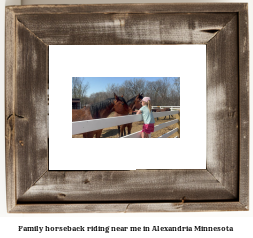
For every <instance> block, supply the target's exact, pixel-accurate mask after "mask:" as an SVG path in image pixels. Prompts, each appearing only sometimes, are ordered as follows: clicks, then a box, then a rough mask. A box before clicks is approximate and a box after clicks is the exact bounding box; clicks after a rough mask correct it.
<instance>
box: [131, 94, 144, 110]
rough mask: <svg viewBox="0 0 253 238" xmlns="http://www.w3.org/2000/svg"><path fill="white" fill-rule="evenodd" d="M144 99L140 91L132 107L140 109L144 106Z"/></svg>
mask: <svg viewBox="0 0 253 238" xmlns="http://www.w3.org/2000/svg"><path fill="white" fill-rule="evenodd" d="M142 99H143V96H142V94H140V93H139V94H138V95H137V96H136V98H135V100H134V105H133V107H132V109H133V110H135V109H137V110H139V109H140V108H141V107H142V105H141V100H142Z"/></svg>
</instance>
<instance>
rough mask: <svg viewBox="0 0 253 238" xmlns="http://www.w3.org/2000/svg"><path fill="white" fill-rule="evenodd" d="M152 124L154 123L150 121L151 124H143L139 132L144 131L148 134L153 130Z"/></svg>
mask: <svg viewBox="0 0 253 238" xmlns="http://www.w3.org/2000/svg"><path fill="white" fill-rule="evenodd" d="M154 125H155V124H154V123H152V124H143V127H142V131H141V132H145V133H147V134H150V133H151V132H154Z"/></svg>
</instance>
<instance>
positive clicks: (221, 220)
mask: <svg viewBox="0 0 253 238" xmlns="http://www.w3.org/2000/svg"><path fill="white" fill-rule="evenodd" d="M20 2H21V1H18V0H6V1H1V3H0V4H1V5H0V7H1V8H0V9H1V14H0V16H1V25H0V32H1V38H0V45H1V48H0V50H1V64H0V73H1V80H0V87H1V91H2V94H1V104H0V108H1V112H2V116H1V127H0V130H1V135H2V136H1V142H2V143H1V144H0V147H1V149H0V152H1V156H0V158H1V160H0V161H1V166H0V189H1V190H0V191H1V193H0V216H1V218H0V229H1V235H2V234H3V237H7V235H8V236H10V237H11V236H12V235H16V236H18V237H37V236H38V237H40V236H41V234H36V233H28V234H27V233H19V232H17V229H18V225H23V226H34V225H38V226H44V225H48V226H56V225H59V224H60V225H62V226H63V225H65V226H67V225H70V226H71V225H76V226H78V225H83V224H84V225H90V226H91V225H100V226H102V225H110V226H113V225H114V226H119V225H121V226H124V225H129V226H130V225H132V224H134V225H135V226H142V225H145V224H146V225H148V224H151V225H161V226H162V225H167V226H170V225H174V224H175V225H178V226H179V225H189V226H190V225H192V224H199V225H209V226H214V225H223V226H227V225H229V226H234V228H235V231H234V232H233V233H223V232H216V233H209V232H204V233H203V232H200V233H167V232H166V233H159V236H164V237H165V236H166V237H168V236H169V235H172V236H173V237H181V236H182V237H183V236H184V237H185V235H187V237H194V238H195V237H201V238H202V237H203V236H205V237H208V238H209V237H212V238H213V237H214V236H215V237H227V236H229V237H230V238H234V237H243V236H244V237H251V236H252V234H253V232H252V220H253V212H252V211H253V208H252V197H253V194H252V176H251V184H250V188H251V190H250V211H249V212H201V213H198V212H193V213H128V214H124V213H122V214H7V212H6V193H5V191H6V189H5V138H4V134H5V133H4V122H5V116H4V93H3V92H4V49H5V47H4V35H5V34H4V8H5V6H7V5H12V4H16V5H17V4H20ZM91 2H93V3H102V2H104V3H113V2H114V3H130V2H132V3H133V2H135V3H138V2H142V3H144V2H155V1H148V0H145V1H127V0H115V1H113V0H111V1H109V0H107V1H102V0H100V1H99V0H94V1H91V0H87V1H81V0H80V1H77V0H73V1H70V0H69V1H67V0H65V1H61V0H58V1H56V0H52V1H50V2H49V1H42V0H41V1H39V0H38V1H32V0H30V1H23V3H30V4H32V3H33V4H41V3H54V4H57V3H58V4H60V3H73V4H74V3H91ZM159 2H167V3H169V2H176V1H170V0H165V1H162V0H160V1H159ZM177 2H248V3H249V30H250V45H252V43H253V41H252V40H251V39H252V33H251V32H252V26H253V24H252V20H251V19H252V17H251V16H252V14H253V9H252V2H250V1H244V0H234V1H232V0H230V1H226V0H221V1H211V0H209V1H203V0H202V1H197V0H191V1H177ZM250 58H251V59H252V53H250ZM250 71H251V72H252V64H251V67H250ZM250 90H251V91H252V84H250ZM251 105H252V100H251ZM251 109H252V106H251ZM250 132H252V126H251V128H250ZM250 134H251V133H250ZM250 145H252V140H251V141H250ZM251 157H252V156H251ZM251 159H252V158H251ZM250 171H251V174H252V163H251V164H250ZM45 234H46V235H47V237H55V236H56V234H57V233H44V235H45ZM98 234H99V235H100V236H103V235H104V234H102V233H98ZM126 234H127V236H128V237H129V235H131V236H132V237H133V236H134V237H137V236H138V237H139V236H140V235H145V236H151V235H152V237H153V236H154V233H149V234H147V233H145V234H143V233H142V234H139V233H132V234H129V233H126ZM42 235H43V234H42ZM60 235H61V237H67V236H68V237H69V235H70V234H69V233H61V234H60ZM71 235H73V233H72V234H71ZM95 235H97V233H95ZM110 235H113V234H110ZM116 235H117V237H118V233H117V234H116ZM121 235H122V234H121ZM157 235H158V234H157ZM76 236H77V237H78V234H76ZM79 236H80V237H85V236H86V237H89V236H88V235H87V234H85V233H84V234H83V233H80V234H79ZM107 236H108V234H107Z"/></svg>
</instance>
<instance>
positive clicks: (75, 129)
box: [72, 111, 179, 138]
mask: <svg viewBox="0 0 253 238" xmlns="http://www.w3.org/2000/svg"><path fill="white" fill-rule="evenodd" d="M178 113H179V111H166V112H154V113H153V115H154V117H163V116H168V115H174V114H178ZM142 120H143V119H142V115H141V114H139V115H127V116H120V117H111V118H102V119H94V120H85V121H76V122H72V135H75V134H80V133H85V132H89V131H95V130H100V129H104V128H108V127H113V126H119V125H123V124H128V123H132V122H137V121H142ZM178 122H179V120H178V119H175V120H172V121H169V122H166V123H162V124H160V125H157V126H155V131H158V130H161V129H163V128H165V127H168V126H170V125H173V124H175V123H178ZM175 132H176V131H175ZM168 136H169V135H168ZM138 137H140V131H139V132H136V133H133V134H131V135H128V136H124V137H122V138H138Z"/></svg>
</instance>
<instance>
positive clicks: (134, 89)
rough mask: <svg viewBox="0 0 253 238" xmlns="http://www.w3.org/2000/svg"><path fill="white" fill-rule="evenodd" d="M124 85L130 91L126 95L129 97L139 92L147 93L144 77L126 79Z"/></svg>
mask: <svg viewBox="0 0 253 238" xmlns="http://www.w3.org/2000/svg"><path fill="white" fill-rule="evenodd" d="M123 86H124V87H125V89H126V91H127V92H128V95H126V96H127V97H128V99H130V98H131V97H134V96H136V95H138V94H139V93H143V94H145V87H146V81H145V80H143V79H136V78H134V79H130V80H125V81H124V83H123Z"/></svg>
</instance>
